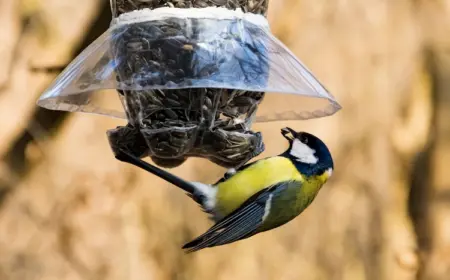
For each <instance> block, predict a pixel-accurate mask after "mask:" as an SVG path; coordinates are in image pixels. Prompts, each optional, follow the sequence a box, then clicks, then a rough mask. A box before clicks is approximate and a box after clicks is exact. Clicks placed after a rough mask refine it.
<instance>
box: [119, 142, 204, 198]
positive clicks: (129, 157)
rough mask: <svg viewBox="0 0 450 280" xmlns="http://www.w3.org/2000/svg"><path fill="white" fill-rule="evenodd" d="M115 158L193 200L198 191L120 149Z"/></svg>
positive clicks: (181, 180)
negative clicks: (185, 193)
mask: <svg viewBox="0 0 450 280" xmlns="http://www.w3.org/2000/svg"><path fill="white" fill-rule="evenodd" d="M115 157H116V159H118V160H120V161H123V162H127V163H130V164H132V165H134V166H137V167H139V168H141V169H144V170H146V171H148V172H150V173H152V174H154V175H156V176H158V177H159V178H161V179H163V180H166V181H167V182H169V183H171V184H173V185H175V186H177V187H179V188H180V189H182V190H184V191H186V192H187V193H188V194H189V195H190V196H191V197H192V198H194V200H195V196H196V194H197V189H198V188H197V187H196V185H195V184H193V183H190V182H187V181H185V180H183V179H181V178H180V177H178V176H175V175H173V174H172V173H169V172H167V171H164V170H162V169H161V168H158V167H156V166H154V165H151V164H150V163H147V162H145V161H143V160H142V159H140V158H138V157H136V156H133V155H132V154H130V153H128V152H126V151H124V150H122V149H120V150H119V151H118V152H117V153H116V155H115Z"/></svg>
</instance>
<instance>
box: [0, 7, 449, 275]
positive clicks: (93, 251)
mask: <svg viewBox="0 0 450 280" xmlns="http://www.w3.org/2000/svg"><path fill="white" fill-rule="evenodd" d="M269 10H270V12H269V19H270V21H271V26H272V29H273V32H274V33H275V35H276V36H278V37H279V38H280V39H281V40H282V41H283V42H284V43H285V44H287V45H288V46H289V47H290V48H291V49H292V50H293V51H294V53H295V54H296V55H297V56H298V57H299V58H300V59H301V60H302V61H303V62H304V63H305V64H306V65H307V66H308V67H309V68H310V69H311V70H312V71H313V72H314V73H315V74H316V76H317V77H318V78H319V79H320V80H321V81H322V82H323V83H324V84H325V85H326V86H327V87H328V88H329V90H330V91H331V92H332V93H333V94H334V95H335V96H336V98H337V99H338V100H339V102H340V103H341V104H342V105H343V110H341V111H340V112H338V113H337V114H336V115H334V116H331V117H327V118H323V119H316V120H310V121H299V122H291V123H286V122H283V123H269V124H257V125H255V126H254V128H255V130H260V131H262V132H263V134H264V137H265V143H266V147H267V149H266V152H265V153H264V154H263V156H270V155H275V154H277V153H279V152H280V151H282V150H283V149H285V148H286V147H285V142H284V139H283V138H282V137H281V135H280V133H279V129H280V127H282V126H285V125H290V126H292V127H294V128H296V129H298V130H307V131H310V132H312V133H315V134H317V135H318V136H320V137H321V138H323V139H324V140H325V141H326V142H327V143H328V145H329V146H330V149H331V150H332V153H333V155H334V157H335V161H336V163H335V164H336V170H335V173H334V176H333V178H332V180H331V181H330V182H329V183H328V184H327V185H326V186H325V187H324V188H323V190H322V191H321V192H320V194H319V196H318V197H317V199H316V201H315V202H314V203H313V204H312V205H311V207H310V208H308V209H307V210H306V211H305V212H304V214H302V215H301V216H300V217H299V218H297V219H295V220H294V221H293V222H291V223H289V224H288V225H286V226H284V227H280V228H278V229H276V230H273V231H270V232H267V233H264V234H260V235H257V236H255V237H253V238H251V239H248V240H246V241H243V242H237V243H235V244H232V245H228V246H222V247H218V248H214V249H207V250H204V251H200V252H198V253H195V254H191V255H185V254H184V253H183V252H182V250H181V249H180V247H181V246H182V244H184V243H185V242H187V241H189V240H190V239H192V238H193V237H195V236H196V235H198V234H200V233H202V232H203V231H204V230H206V229H207V228H208V227H209V226H210V222H209V221H208V220H207V218H206V216H205V215H204V214H203V213H202V212H201V211H200V209H199V208H198V207H197V205H196V204H194V203H192V202H191V200H190V199H189V198H188V197H186V196H185V195H184V194H183V193H182V192H180V191H179V190H177V189H175V188H173V187H171V186H169V185H168V184H167V183H165V182H163V181H162V180H159V179H157V178H155V177H154V176H152V175H150V174H146V173H144V172H143V171H140V170H137V169H136V168H133V167H131V166H128V165H125V164H122V163H120V162H118V161H116V160H115V159H114V158H113V155H112V153H111V151H110V149H109V146H108V142H107V138H106V134H105V131H106V130H107V129H110V128H113V127H115V126H116V125H120V124H123V122H122V121H120V120H116V119H112V118H108V117H102V116H95V115H89V114H83V113H72V114H66V113H62V112H54V111H48V110H43V109H40V108H37V107H36V106H35V101H36V100H37V98H38V97H39V95H40V94H41V93H42V91H43V90H44V89H45V88H46V86H48V85H49V83H50V82H51V81H52V79H54V78H55V75H54V74H52V73H46V72H36V71H32V68H33V67H37V68H40V67H53V66H58V65H63V64H66V63H67V62H69V61H70V60H71V59H73V57H74V56H75V55H76V54H77V53H79V51H80V50H81V49H83V48H84V47H86V46H87V45H88V44H89V43H90V42H92V40H94V39H95V38H96V37H97V36H99V35H100V34H101V33H102V32H103V31H104V30H106V28H107V27H108V25H109V21H110V10H109V1H102V0H77V1H68V0H66V1H62V0H20V1H19V0H0V42H1V44H0V59H1V63H0V279H1V280H10V279H11V280H16V279H17V280H28V279H39V280H41V279H49V280H50V279H58V280H59V279H61V280H62V279H74V280H78V279H108V280H116V279H118V280H119V279H120V280H122V279H133V280H140V279H142V280H144V279H146V280H147V279H158V280H159V279H161V280H164V279H189V280H190V279H196V280H200V279H220V280H221V279H263V280H264V279H267V280H269V279H283V280H284V279H308V280H309V279H312V280H315V279H317V280H319V279H327V280H328V279H330V280H334V279H336V280H337V279H339V280H340V279H342V280H344V279H345V280H354V279H367V280H372V279H373V280H375V279H376V280H378V279H380V280H384V279H394V280H404V279H427V280H428V279H430V280H434V279H436V280H438V279H439V280H440V279H450V175H449V173H447V172H450V171H447V169H448V166H450V126H449V121H448V120H449V119H450V36H449V34H450V1H449V0H353V1H343V0H339V1H338V0H334V1H330V0H272V1H271V4H270V9H269ZM106 97H109V98H106ZM103 98H104V100H103V102H105V103H109V102H113V101H112V100H111V99H112V98H114V99H115V98H116V96H115V95H114V96H113V95H105V96H103ZM205 166H207V168H206V167H205ZM223 171H224V170H223V169H221V168H218V167H217V166H215V165H213V164H212V163H209V162H207V161H205V160H200V159H191V160H189V161H188V162H187V163H186V164H184V165H183V166H181V167H179V168H177V169H175V170H173V172H175V173H176V174H178V175H181V176H183V177H184V178H186V179H188V180H202V181H205V182H211V183H212V182H214V181H215V180H216V179H217V178H219V176H220V175H222V173H223Z"/></svg>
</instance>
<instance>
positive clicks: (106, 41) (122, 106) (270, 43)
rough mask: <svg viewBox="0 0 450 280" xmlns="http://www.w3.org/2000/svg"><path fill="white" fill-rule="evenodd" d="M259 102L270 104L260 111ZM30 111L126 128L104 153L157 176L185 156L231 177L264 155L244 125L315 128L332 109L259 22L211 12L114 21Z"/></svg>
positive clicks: (155, 13)
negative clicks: (226, 170) (109, 120)
mask: <svg viewBox="0 0 450 280" xmlns="http://www.w3.org/2000/svg"><path fill="white" fill-rule="evenodd" d="M113 8H114V7H113ZM113 10H114V9H113ZM108 89H109V90H110V91H113V92H115V93H116V94H112V95H111V93H109V92H108ZM100 92H103V93H105V94H110V98H113V96H114V98H116V96H117V94H118V96H119V98H118V99H119V100H120V103H119V106H116V107H111V106H110V104H111V102H104V101H105V98H99V95H100V94H99V93H100ZM266 92H269V93H270V94H269V95H272V96H267V97H270V98H268V99H269V100H268V101H267V102H264V100H266ZM273 94H277V95H273ZM103 97H104V96H103ZM274 97H275V98H274ZM38 105H39V106H42V107H44V108H48V109H52V110H65V111H72V112H76V111H80V112H88V113H96V114H103V115H108V116H114V117H119V118H126V119H127V120H128V124H127V125H126V126H120V127H117V128H115V129H111V130H109V131H108V132H107V134H108V138H109V141H110V145H111V147H112V149H113V151H114V152H117V150H118V149H126V150H127V151H129V152H131V153H132V154H134V155H135V156H138V157H145V156H150V157H151V158H152V159H153V161H154V162H155V163H156V164H158V165H160V166H163V167H175V166H178V165H180V164H182V163H183V162H184V161H185V160H186V159H187V158H189V157H192V156H196V157H205V158H208V159H209V160H211V161H213V162H215V163H216V164H218V165H221V166H224V167H238V166H240V165H242V164H245V163H246V162H247V161H248V160H250V159H251V158H253V157H255V156H257V155H259V154H260V153H261V152H263V151H264V144H263V140H262V136H261V134H260V133H258V132H253V131H252V130H251V129H250V128H251V125H252V124H253V123H254V122H269V121H277V120H295V119H311V118H318V117H324V116H328V115H332V114H334V113H335V112H336V111H338V110H339V109H340V106H339V104H338V103H337V101H336V100H335V99H334V97H333V96H332V95H331V94H330V93H329V92H328V91H327V90H326V89H325V88H324V87H323V86H322V85H321V83H320V82H319V81H318V80H317V79H316V78H315V77H314V76H313V74H311V72H310V71H309V70H308V69H307V68H306V67H305V66H304V65H303V64H302V63H301V62H300V61H299V60H298V59H297V58H296V57H295V56H294V55H293V54H292V53H291V52H290V51H289V50H288V49H287V48H286V47H285V46H284V45H283V44H282V43H281V42H280V41H279V40H277V39H276V38H275V37H274V36H273V35H272V34H271V32H270V29H269V25H268V22H267V20H266V18H265V17H264V16H262V15H256V14H252V13H243V12H242V11H240V10H235V11H234V10H228V9H226V8H217V7H214V8H190V9H177V8H158V9H155V10H149V9H143V10H138V11H133V12H129V13H124V14H121V15H120V16H118V17H114V18H113V21H112V22H111V26H110V28H109V29H108V30H107V31H106V32H105V33H104V34H103V35H102V36H100V37H99V38H98V39H97V40H96V41H95V42H93V43H92V44H91V45H90V46H88V48H86V49H85V50H84V51H83V52H82V53H81V54H80V55H79V56H78V57H77V58H76V59H75V60H74V61H73V62H72V63H71V64H70V65H69V66H68V67H67V68H66V69H65V70H64V71H63V72H62V73H61V74H60V75H59V76H58V77H57V79H56V80H55V81H54V83H53V84H52V85H51V86H50V87H49V88H48V89H47V91H46V92H45V93H44V94H43V95H42V96H41V97H40V99H39V100H38Z"/></svg>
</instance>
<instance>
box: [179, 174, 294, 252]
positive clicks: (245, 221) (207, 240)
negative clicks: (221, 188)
mask: <svg viewBox="0 0 450 280" xmlns="http://www.w3.org/2000/svg"><path fill="white" fill-rule="evenodd" d="M287 185H288V184H287V182H282V183H279V184H276V185H273V186H271V187H268V188H265V189H263V190H261V191H259V192H258V193H256V194H254V195H253V196H252V197H251V198H249V199H248V200H247V201H246V202H245V203H244V204H243V205H241V206H240V207H239V208H238V209H236V210H235V211H233V212H232V213H231V214H229V215H228V216H226V217H225V218H223V219H222V220H221V221H219V222H217V223H216V224H215V225H214V226H212V227H211V228H210V229H209V230H208V231H206V232H205V233H204V234H202V235H200V236H199V237H197V238H196V239H194V240H192V241H191V242H189V243H187V244H185V245H184V246H183V249H187V250H186V251H187V252H194V251H198V250H201V249H204V248H207V247H213V246H219V245H225V244H228V243H232V242H235V241H238V240H241V239H243V238H247V237H250V236H252V235H253V234H255V233H256V231H257V229H258V227H259V226H260V225H261V224H262V222H263V218H264V214H265V211H266V202H267V200H268V199H269V197H270V196H271V195H273V192H278V191H281V190H282V189H284V188H286V187H287Z"/></svg>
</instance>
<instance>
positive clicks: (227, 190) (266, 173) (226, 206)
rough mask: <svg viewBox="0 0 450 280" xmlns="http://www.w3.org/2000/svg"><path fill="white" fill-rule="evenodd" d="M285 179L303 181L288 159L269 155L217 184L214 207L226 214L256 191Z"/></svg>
mask: <svg viewBox="0 0 450 280" xmlns="http://www.w3.org/2000/svg"><path fill="white" fill-rule="evenodd" d="M287 180H298V181H303V178H302V176H301V174H300V173H299V172H298V171H297V168H296V167H295V166H294V164H292V162H291V161H290V160H289V159H287V158H285V157H271V158H267V159H262V160H259V161H258V162H256V163H254V164H253V165H251V166H250V167H248V168H246V169H245V170H243V171H240V172H238V173H236V174H235V175H234V176H232V177H231V178H230V179H228V180H227V181H225V182H223V183H220V184H218V185H217V188H218V189H217V196H216V208H217V210H218V211H219V212H220V213H221V214H222V215H227V214H229V213H231V212H232V211H233V210H235V209H236V208H237V207H239V206H240V205H241V204H242V203H244V202H245V201H246V200H247V199H248V198H250V197H251V196H252V195H253V194H255V193H257V192H258V191H260V190H262V189H264V188H266V187H268V186H271V185H274V184H276V183H279V182H282V181H287Z"/></svg>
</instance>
